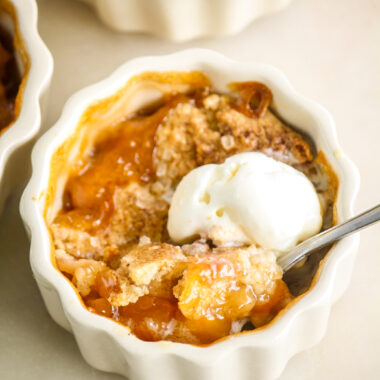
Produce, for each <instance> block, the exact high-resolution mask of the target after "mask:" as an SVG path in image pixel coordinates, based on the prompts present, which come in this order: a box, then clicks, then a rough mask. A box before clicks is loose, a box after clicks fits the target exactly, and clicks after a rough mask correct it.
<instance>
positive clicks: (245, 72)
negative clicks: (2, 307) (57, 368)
mask: <svg viewBox="0 0 380 380" xmlns="http://www.w3.org/2000/svg"><path fill="white" fill-rule="evenodd" d="M192 70H200V71H203V72H205V73H206V75H208V76H209V77H210V79H211V80H212V82H213V84H214V85H215V87H216V89H218V90H220V91H226V87H225V86H226V84H227V83H230V82H234V81H246V80H257V81H261V82H263V83H264V84H266V85H267V86H268V87H269V88H270V89H271V90H272V92H273V95H274V104H273V105H274V108H275V110H276V111H277V112H278V113H279V114H280V116H281V117H282V118H283V119H285V120H286V121H287V122H289V123H290V124H291V125H294V126H297V127H299V128H300V129H301V130H303V131H305V132H307V133H309V134H310V135H311V136H312V137H313V139H314V141H315V143H316V145H317V147H318V149H321V150H323V152H324V153H325V154H326V157H327V159H328V161H329V162H330V163H331V164H332V166H333V168H334V170H335V171H336V173H337V175H338V178H339V182H340V186H339V193H338V199H337V216H338V221H342V220H344V219H347V218H349V217H351V216H352V214H353V203H354V199H355V197H356V194H357V191H358V187H359V175H358V172H357V169H356V168H355V166H354V165H353V164H352V162H351V161H350V160H349V159H348V158H347V157H346V156H345V155H344V153H343V152H342V151H341V149H340V147H339V144H338V142H337V137H336V132H335V127H334V122H333V120H332V118H331V116H330V115H329V114H328V112H327V111H325V110H324V109H323V108H322V107H320V106H319V105H317V104H315V103H314V102H312V101H310V100H308V99H306V98H304V97H303V96H301V95H300V94H298V93H297V92H296V91H295V90H294V89H293V88H292V87H291V85H290V83H289V82H288V80H287V79H286V78H285V77H284V75H283V74H282V73H280V72H279V71H278V70H276V69H275V68H273V67H272V66H269V65H264V64H256V63H250V64H243V63H238V62H235V61H232V60H230V59H227V58H225V57H223V56H221V55H219V54H217V53H214V52H211V51H208V50H199V49H194V50H187V51H183V52H179V53H176V54H172V55H168V56H162V57H146V58H138V59H135V60H132V61H130V62H127V63H125V64H124V65H123V66H121V67H120V68H119V69H118V70H117V71H116V72H114V73H113V74H112V75H111V76H110V77H108V78H107V79H105V80H103V81H101V82H99V83H97V84H95V85H92V86H90V87H87V88H85V89H83V90H81V91H79V92H78V93H76V94H75V95H73V96H72V97H71V98H70V100H69V101H68V102H67V104H66V106H65V108H64V110H63V113H62V116H61V118H60V119H59V121H58V122H57V123H56V125H55V126H54V127H52V128H51V129H50V130H49V131H48V132H47V133H46V134H45V135H44V136H43V137H42V138H41V139H40V140H39V141H38V143H37V144H36V146H35V148H34V150H33V155H32V162H33V175H32V178H31V181H30V182H29V184H28V186H27V188H26V190H25V192H24V194H23V197H22V201H21V213H22V217H23V220H24V222H25V225H26V228H27V230H28V232H29V234H30V236H31V256H30V259H31V265H32V269H33V272H34V275H35V277H36V280H37V282H38V285H39V288H40V290H41V293H42V296H43V298H44V301H45V304H46V306H47V308H48V310H49V313H50V314H51V316H52V317H53V319H54V320H55V321H56V322H57V323H58V324H60V325H61V326H63V327H64V328H66V329H67V330H70V331H72V332H73V334H74V335H75V338H76V340H77V342H78V345H79V347H80V350H81V353H82V354H83V356H84V358H85V359H86V360H87V362H88V363H90V364H91V365H92V366H94V367H96V368H98V369H101V370H104V371H110V372H116V373H119V374H122V375H124V376H127V377H128V378H129V379H130V380H147V379H167V380H174V379H187V380H191V379H197V380H214V379H215V380H216V379H218V380H219V379H234V380H248V379H261V380H262V379H274V378H276V377H278V376H279V375H280V373H281V371H282V370H283V368H284V367H285V365H286V363H287V361H288V360H289V358H290V357H292V356H293V355H294V354H296V353H297V352H299V351H301V350H304V349H306V348H308V347H310V346H312V345H314V344H316V343H317V342H318V341H319V340H320V339H321V338H322V336H323V335H324V333H325V330H326V326H327V320H328V316H329V313H330V309H331V306H332V304H333V303H334V302H335V301H336V300H337V298H338V297H339V296H341V295H342V293H343V291H344V290H345V289H346V287H347V285H348V282H349V279H350V275H351V271H352V268H353V265H354V259H355V253H356V251H357V248H358V244H359V236H358V235H355V236H351V237H348V238H346V239H344V240H342V241H340V242H339V243H337V244H336V245H335V246H334V247H333V248H332V249H331V250H330V253H329V255H328V257H327V259H326V260H325V262H324V264H323V267H322V268H323V270H322V271H321V273H320V276H319V278H318V281H316V283H315V285H314V286H313V288H312V289H311V290H310V291H309V292H307V293H306V294H305V295H304V296H303V297H302V298H301V299H300V300H299V301H298V302H297V303H296V304H295V305H294V306H292V307H291V308H290V309H289V310H287V311H286V312H285V313H284V314H283V315H282V316H280V317H279V318H276V319H275V321H274V322H273V323H271V324H270V325H269V326H268V327H267V328H265V329H262V330H258V331H256V332H251V333H246V334H243V335H239V336H236V337H229V338H227V339H225V340H224V341H221V342H218V343H216V344H212V345H210V346H207V347H197V346H193V345H186V344H180V343H173V342H166V341H165V342H155V343H150V342H144V341H141V340H139V339H137V338H136V337H135V336H133V335H131V334H130V333H129V332H128V330H127V328H125V327H123V326H121V325H119V324H117V323H115V322H113V321H112V320H109V319H106V318H103V317H101V316H98V315H95V314H93V313H91V312H89V311H88V310H87V309H86V308H85V307H84V306H83V305H82V303H81V301H80V299H79V297H78V296H77V293H76V292H75V291H74V289H73V287H72V286H71V285H70V283H69V282H68V281H67V280H66V278H65V277H64V276H63V275H62V274H61V273H60V272H59V271H58V270H57V269H55V267H54V266H53V264H52V262H51V241H50V235H49V232H48V229H47V226H46V223H45V220H44V216H43V211H44V208H45V201H46V191H45V190H46V188H47V184H48V181H49V172H50V160H51V157H52V155H53V154H54V152H55V151H56V150H57V148H58V147H60V145H61V144H62V143H63V142H64V141H65V140H66V139H67V138H68V137H69V136H71V135H72V134H73V132H74V131H75V129H76V126H77V124H78V121H79V119H80V117H81V115H82V114H83V112H84V111H85V110H86V109H87V107H88V106H89V105H90V104H92V103H94V101H97V100H99V99H102V98H106V97H109V96H111V95H112V94H114V93H115V92H116V91H117V90H118V89H120V88H121V87H123V86H124V85H125V83H126V82H127V81H128V80H129V79H130V78H131V77H132V76H134V75H136V74H140V73H142V72H145V71H192Z"/></svg>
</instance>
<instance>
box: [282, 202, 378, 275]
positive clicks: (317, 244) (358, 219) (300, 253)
mask: <svg viewBox="0 0 380 380" xmlns="http://www.w3.org/2000/svg"><path fill="white" fill-rule="evenodd" d="M379 220H380V204H379V205H377V206H375V207H374V208H371V209H370V210H367V211H365V212H363V213H362V214H360V215H358V216H355V217H354V218H352V219H349V220H347V221H346V222H343V223H341V224H338V225H336V226H334V227H331V228H329V229H328V230H326V231H323V232H321V233H319V234H318V235H315V236H313V237H311V238H310V239H307V240H305V241H303V242H302V243H300V244H298V245H297V246H295V247H294V248H293V249H291V250H290V251H288V252H286V253H284V254H283V255H281V256H280V257H279V258H278V260H277V263H278V264H279V265H280V267H281V268H282V269H283V271H284V272H286V271H287V270H288V269H290V268H291V267H292V266H293V265H295V264H296V263H298V262H299V261H301V260H302V259H303V258H304V257H306V256H308V255H309V254H310V253H312V252H313V251H315V250H316V249H318V248H322V247H325V246H326V245H329V244H330V243H333V242H334V241H337V240H339V239H341V238H343V237H345V236H347V235H349V234H351V233H353V232H356V231H359V230H360V229H362V228H363V227H365V226H368V225H370V224H372V223H375V222H377V221H379Z"/></svg>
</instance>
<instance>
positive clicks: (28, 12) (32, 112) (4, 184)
mask: <svg viewBox="0 0 380 380" xmlns="http://www.w3.org/2000/svg"><path fill="white" fill-rule="evenodd" d="M2 3H5V5H6V7H7V8H9V7H10V8H11V9H13V10H14V11H13V12H11V13H13V17H12V16H10V15H9V14H8V13H6V12H2V13H1V23H2V25H4V27H5V28H6V29H8V30H9V31H10V33H11V34H13V35H14V34H17V35H18V36H19V41H18V43H19V44H21V45H22V46H21V49H20V50H17V48H20V46H17V48H16V58H17V59H18V63H19V67H20V71H21V74H22V76H23V80H22V84H21V91H20V92H19V95H17V96H18V97H19V96H21V108H20V112H19V114H18V116H17V118H16V119H15V121H14V122H13V123H12V124H11V125H10V126H9V127H7V129H5V130H4V131H3V132H2V133H1V134H0V213H1V210H2V207H3V204H4V202H5V199H6V197H7V196H8V195H9V194H10V192H11V191H12V190H13V189H14V188H15V187H16V186H17V185H19V184H21V183H23V182H25V181H26V179H27V177H28V175H29V174H30V169H31V168H30V152H31V149H32V144H33V140H34V138H35V137H36V135H37V133H38V131H39V130H40V126H41V109H40V105H43V104H44V102H46V100H47V96H46V95H47V89H48V87H49V84H50V79H51V76H52V72H53V59H52V57H51V54H50V52H49V50H48V49H47V47H46V46H45V44H44V43H43V41H42V40H41V38H40V36H39V34H38V31H37V5H36V2H35V0H9V1H8V0H5V1H3V2H2ZM20 51H22V53H19V52H20Z"/></svg>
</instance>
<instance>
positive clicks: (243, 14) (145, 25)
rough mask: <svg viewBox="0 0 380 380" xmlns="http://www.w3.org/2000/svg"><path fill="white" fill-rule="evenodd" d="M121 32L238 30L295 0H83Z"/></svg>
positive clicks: (181, 35) (182, 36)
mask: <svg viewBox="0 0 380 380" xmlns="http://www.w3.org/2000/svg"><path fill="white" fill-rule="evenodd" d="M82 1H84V2H86V3H88V4H90V5H91V6H93V8H94V9H95V12H96V13H97V15H98V17H99V18H100V20H102V21H103V22H104V24H106V25H107V26H109V27H110V28H112V29H114V30H117V31H120V32H145V33H151V34H155V35H158V36H160V37H164V38H168V39H170V40H175V41H184V40H190V39H193V38H199V37H204V36H223V35H229V34H235V33H238V32H239V31H240V30H242V29H243V28H245V27H246V26H247V25H248V24H249V23H251V22H252V21H253V20H255V19H257V18H259V17H262V16H264V15H266V14H268V13H271V12H275V11H278V10H280V9H283V8H285V7H286V6H287V5H288V4H289V3H290V2H291V1H292V0H180V1H178V0H155V1H151V0H123V1H119V0H107V1H104V0H82Z"/></svg>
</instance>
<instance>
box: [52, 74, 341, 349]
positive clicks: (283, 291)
mask: <svg viewBox="0 0 380 380" xmlns="http://www.w3.org/2000/svg"><path fill="white" fill-rule="evenodd" d="M229 88H230V91H229V92H228V93H221V92H218V91H216V90H215V89H214V88H213V86H212V84H211V82H210V80H209V79H208V78H207V77H206V76H205V75H204V74H202V73H200V72H191V73H176V72H171V73H162V74H159V73H145V74H141V75H139V76H136V77H134V78H132V79H131V80H130V81H129V82H128V83H127V85H126V87H124V88H123V89H122V90H120V91H119V92H118V93H117V94H116V95H114V96H113V97H111V98H108V99H106V100H102V101H100V102H98V103H97V104H94V105H93V106H91V107H90V108H89V109H88V110H87V111H86V113H85V114H84V115H83V117H82V119H81V121H80V124H79V126H78V128H77V131H76V133H75V134H74V135H73V136H72V137H71V138H70V139H69V140H67V141H66V143H65V144H64V145H63V146H62V147H61V148H60V149H58V151H57V152H56V153H55V155H54V158H53V162H52V171H51V173H52V174H51V178H50V187H49V192H48V194H47V197H48V200H49V201H50V205H49V206H48V208H47V210H46V218H47V221H48V224H49V227H50V231H51V234H52V240H53V244H54V252H55V254H54V259H55V262H56V265H57V267H58V269H59V270H60V271H61V272H62V273H64V275H65V276H66V277H67V278H68V279H69V280H70V281H71V282H72V284H73V285H74V286H75V288H76V289H77V291H78V293H79V294H80V296H81V299H82V300H83V303H84V304H85V305H86V307H87V308H88V310H90V311H92V312H94V313H98V314H100V315H103V316H106V317H108V318H112V319H114V320H116V321H118V322H119V323H121V324H123V325H125V326H127V327H128V328H129V329H130V331H131V332H132V333H133V334H134V335H136V336H137V337H138V338H140V339H143V340H145V341H158V340H171V341H176V342H183V343H192V344H208V343H212V342H214V341H215V340H217V339H219V338H222V337H225V336H228V335H230V334H235V333H239V332H240V331H243V330H252V329H254V328H257V327H261V326H263V325H265V324H267V323H268V322H269V321H271V320H272V319H273V318H274V317H275V316H276V315H277V314H278V313H279V312H280V310H282V309H283V308H284V307H285V306H286V305H287V304H288V303H289V302H290V301H291V300H292V299H293V298H294V297H295V295H297V294H294V292H293V294H292V293H291V291H290V290H289V287H288V285H287V283H286V282H285V281H284V280H283V273H282V270H281V268H280V267H279V266H278V265H277V264H276V257H277V256H278V254H281V251H282V250H283V249H288V248H289V247H290V246H292V245H294V244H296V243H297V242H298V241H300V240H302V239H305V238H306V237H308V236H310V235H311V234H314V233H317V232H318V231H319V230H320V229H321V228H326V227H328V226H329V225H331V224H332V209H333V203H334V199H335V194H336V188H337V182H336V177H335V175H334V173H333V172H332V171H331V169H330V168H329V165H328V163H327V162H326V160H325V158H324V156H323V154H322V153H321V152H320V153H318V154H316V153H315V152H314V150H313V148H312V146H311V145H310V142H308V140H307V138H305V137H304V136H302V135H301V134H299V133H298V132H297V131H295V130H293V129H292V128H290V127H289V126H287V125H286V124H285V123H284V122H283V121H281V120H280V119H279V118H278V117H277V116H276V115H275V114H274V112H273V111H272V108H271V105H272V93H271V91H270V90H269V89H268V88H267V87H266V86H265V85H264V84H261V83H258V82H240V83H231V84H230V85H229ZM141 94H143V96H141ZM264 167H265V168H267V169H266V171H265V172H263V168H264ZM244 170H245V171H244ZM202 173H203V174H202ZM239 173H240V174H239ZM252 173H254V174H252ZM273 173H277V174H275V177H273ZM239 176H240V177H239ZM250 176H251V177H250ZM246 178H253V179H252V181H251V182H250V183H249V185H246V182H244V181H246ZM289 178H290V179H289ZM261 179H262V180H261ZM293 180H294V181H295V182H294V183H295V184H296V185H295V187H294V189H295V190H294V191H296V192H297V191H299V192H300V191H301V190H298V189H303V187H302V186H305V189H306V190H302V191H305V192H309V195H310V197H309V198H307V197H306V198H305V205H306V206H307V207H309V206H308V205H309V204H310V203H312V202H314V203H313V207H314V208H313V209H310V210H309V209H307V208H306V210H309V211H307V212H305V211H303V210H304V209H305V208H304V207H301V208H300V214H297V213H295V215H296V216H297V217H293V219H292V220H294V222H291V223H290V222H288V221H287V220H285V219H286V215H285V219H284V215H283V214H281V215H280V214H276V212H277V209H278V208H281V207H282V206H281V204H284V203H289V204H288V205H286V207H288V208H289V209H290V208H292V209H297V206H296V205H295V204H294V202H293V203H292V202H290V201H289V202H286V201H285V200H286V199H290V198H289V197H291V196H292V194H291V193H293V191H291V189H290V188H289V189H288V190H289V191H288V190H287V189H286V188H287V184H288V183H291V181H293ZM218 181H219V182H218ZM255 181H256V182H255ZM261 181H264V182H265V181H266V182H265V183H266V184H267V187H265V188H262V190H260V191H259V190H257V189H260V186H261V183H262V182H261ZM297 181H298V182H297ZM228 186H229V187H228ZM272 188H274V189H275V191H276V193H275V194H274V193H273V194H274V195H273V197H272V198H271V199H272V200H271V201H270V203H271V206H270V205H268V207H267V206H265V207H263V208H261V209H260V204H261V203H262V202H264V203H265V200H264V201H263V199H264V198H265V197H268V191H269V190H270V189H272ZM181 189H182V190H181ZM201 189H203V190H202V191H201ZM225 189H228V191H227V190H225ZM251 190H252V191H251ZM270 191H271V190H270ZM270 191H269V192H270ZM299 194H301V193H299ZM302 194H303V193H302ZM302 194H301V197H300V196H299V195H297V198H298V199H299V202H300V204H301V202H303V200H302V199H300V198H302ZM314 194H315V195H314ZM254 196H255V197H256V196H257V197H258V198H257V199H258V201H257V202H256V203H257V206H255V207H256V208H255V207H253V209H252V212H251V213H248V211H249V210H250V206H251V205H250V204H246V203H244V202H247V201H246V200H247V199H248V200H250V199H251V198H250V197H254ZM260 197H261V198H260ZM263 197H264V198H263ZM284 197H288V198H284ZM293 198H294V197H293ZM252 199H253V198H252ZM243 201H244V202H243ZM249 202H250V201H249ZM273 202H277V203H273ZM48 203H49V202H48ZM296 203H297V202H296ZM242 204H243V206H242V208H241V209H238V211H236V210H237V208H238V207H240V206H241V205H242ZM214 205H215V207H214ZM244 205H245V206H244ZM306 206H305V207H306ZM212 207H214V208H213V209H212V211H210V210H211V208H212ZM244 208H245V209H246V210H244ZM269 209H273V211H271V212H273V213H272V214H270V215H269V217H267V216H268V215H267V214H268V212H267V210H269ZM247 210H248V211H247ZM255 210H256V211H255ZM315 210H317V211H315ZM209 212H211V213H212V215H211V214H207V213H209ZM312 213H314V214H315V215H316V217H315V218H314V219H312V218H311V216H310V215H311V214H312ZM314 214H313V215H314ZM271 215H272V216H271ZM299 215H302V218H305V223H303V224H302V226H298V227H297V228H298V230H297V231H298V232H297V233H298V235H297V237H296V238H295V237H294V236H293V235H292V239H290V240H289V239H288V235H286V233H287V227H288V226H287V225H295V224H297V220H298V219H300V218H301V217H300V216H299ZM245 216H246V219H244V218H245ZM264 216H265V218H266V219H265V218H264ZM243 217H244V218H243ZM289 217H290V216H289ZM239 218H240V219H239ZM247 218H248V219H247ZM250 218H253V219H250ZM255 218H256V219H257V220H258V222H257V220H256V219H255ZM274 219H275V220H274ZM214 220H215V223H214V222H213V221H214ZM251 220H253V222H252V223H253V224H252V226H250V225H248V224H249V223H251ZM247 221H248V222H247ZM247 223H248V224H247ZM255 223H256V224H255ZM273 223H275V224H273ZM276 223H277V224H276ZM281 223H282V224H281ZM251 227H252V228H251ZM283 227H284V228H283ZM270 228H272V230H271V231H272V232H271V233H272V235H268V231H269V230H270ZM256 232H257V233H258V234H257V238H256V235H255V233H256ZM290 233H291V234H293V232H290ZM285 235H286V236H285ZM268 236H269V238H267V237H268ZM284 236H285V237H286V239H285V238H283V237H284ZM272 243H273V244H272ZM274 243H276V244H277V243H278V244H277V245H276V244H274Z"/></svg>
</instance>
